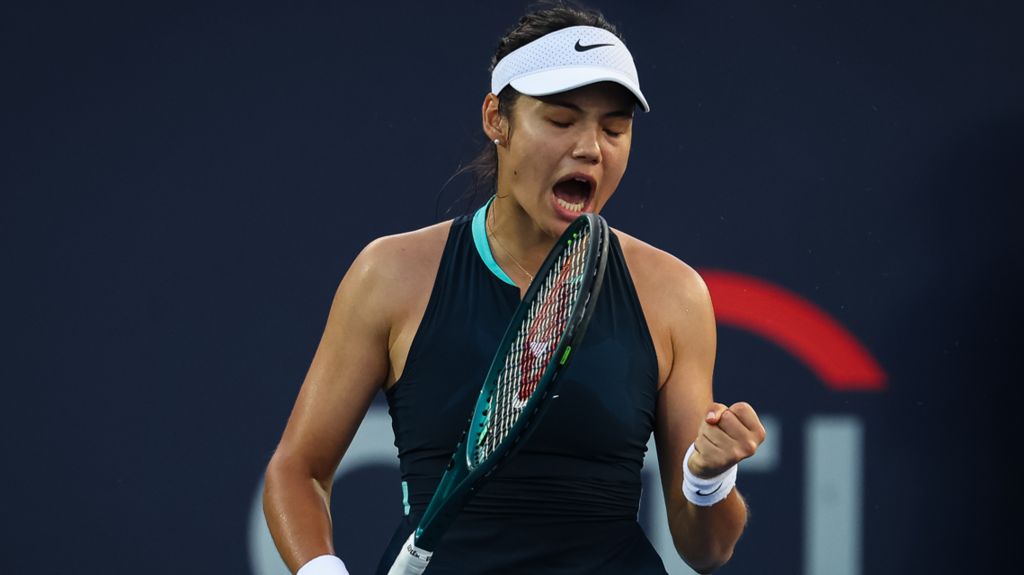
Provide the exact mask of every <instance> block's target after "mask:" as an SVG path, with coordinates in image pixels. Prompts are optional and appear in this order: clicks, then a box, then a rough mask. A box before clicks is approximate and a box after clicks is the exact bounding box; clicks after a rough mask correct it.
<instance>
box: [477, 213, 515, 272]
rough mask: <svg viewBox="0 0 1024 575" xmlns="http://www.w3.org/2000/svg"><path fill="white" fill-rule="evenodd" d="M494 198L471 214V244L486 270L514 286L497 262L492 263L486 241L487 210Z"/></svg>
mask: <svg viewBox="0 0 1024 575" xmlns="http://www.w3.org/2000/svg"><path fill="white" fill-rule="evenodd" d="M493 201H494V196H491V199H489V200H487V203H486V204H484V205H482V206H480V209H479V210H477V211H476V213H475V214H473V244H474V245H476V253H478V254H480V259H482V260H484V264H485V265H486V266H487V269H489V270H491V273H492V274H494V275H495V276H497V277H498V279H500V280H501V281H503V282H505V283H507V284H508V285H511V286H514V285H516V282H514V281H512V278H510V277H508V274H506V273H505V270H503V269H501V267H500V266H499V265H498V262H496V261H494V253H493V252H491V244H490V242H488V241H487V209H488V208H490V207H491V202H493Z"/></svg>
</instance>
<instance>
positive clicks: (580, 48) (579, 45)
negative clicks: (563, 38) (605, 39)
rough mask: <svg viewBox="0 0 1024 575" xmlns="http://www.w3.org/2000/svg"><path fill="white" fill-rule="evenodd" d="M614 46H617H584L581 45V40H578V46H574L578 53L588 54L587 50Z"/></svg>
mask: <svg viewBox="0 0 1024 575" xmlns="http://www.w3.org/2000/svg"><path fill="white" fill-rule="evenodd" d="M614 45H615V44H590V45H589V46H584V45H583V44H580V41H579V40H576V46H574V48H576V51H577V52H586V51H587V50H593V49H594V48H600V47H601V46H614Z"/></svg>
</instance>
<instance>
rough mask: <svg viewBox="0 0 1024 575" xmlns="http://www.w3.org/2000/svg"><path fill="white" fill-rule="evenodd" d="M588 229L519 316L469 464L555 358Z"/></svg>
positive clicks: (503, 433) (503, 430)
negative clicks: (512, 339) (514, 335)
mask: <svg viewBox="0 0 1024 575" xmlns="http://www.w3.org/2000/svg"><path fill="white" fill-rule="evenodd" d="M590 241H591V235H590V230H589V229H588V228H584V229H582V230H581V231H580V233H579V234H578V237H576V238H575V239H574V240H572V242H571V243H570V245H569V246H567V247H566V249H565V250H564V251H563V252H562V253H561V254H560V255H559V257H558V259H556V260H555V263H554V265H553V266H552V267H551V268H550V270H549V271H548V273H547V275H546V277H545V278H544V279H543V283H542V285H541V287H540V289H538V291H537V293H536V296H535V297H534V299H533V302H532V303H531V304H530V307H529V309H528V311H527V313H526V314H525V318H524V320H523V323H522V325H521V326H520V328H519V331H518V333H517V335H516V338H515V340H514V341H513V343H512V346H511V347H510V348H509V351H508V353H507V354H506V356H505V363H504V366H503V368H502V370H501V372H500V373H499V374H498V376H497V378H496V380H495V385H494V388H493V391H492V393H491V395H490V397H489V398H488V403H489V404H490V405H489V408H488V412H489V413H488V414H487V420H486V424H485V427H484V429H482V430H481V431H480V432H479V436H478V439H477V449H475V450H474V457H473V459H474V462H473V463H474V464H478V463H480V462H481V461H483V460H485V459H487V458H488V457H489V456H490V455H491V454H492V453H494V451H495V450H496V449H497V448H498V446H499V445H500V444H501V442H502V441H503V440H504V439H505V437H507V436H508V434H509V432H510V431H511V429H512V427H513V426H514V425H515V423H516V421H518V420H519V417H520V415H521V414H522V412H523V408H524V407H525V406H526V403H527V402H528V401H529V399H530V397H531V396H532V395H533V394H534V392H535V391H536V390H537V386H538V384H539V383H540V381H541V379H542V377H543V376H544V372H545V370H546V368H547V366H548V364H549V363H550V362H551V360H552V359H555V358H554V357H553V356H554V353H555V351H556V350H557V349H558V343H559V339H560V338H561V337H562V334H563V333H565V331H566V328H567V327H568V323H569V319H570V317H571V316H572V312H573V304H574V302H576V301H577V300H578V299H579V295H580V290H581V289H582V287H583V285H584V283H585V282H583V281H582V279H583V274H584V273H585V269H586V254H587V248H588V246H589V243H590Z"/></svg>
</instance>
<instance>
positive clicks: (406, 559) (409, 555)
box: [388, 531, 434, 575]
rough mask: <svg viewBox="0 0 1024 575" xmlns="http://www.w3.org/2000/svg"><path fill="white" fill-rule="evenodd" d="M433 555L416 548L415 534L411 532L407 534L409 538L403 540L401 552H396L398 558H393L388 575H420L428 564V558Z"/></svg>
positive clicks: (431, 552) (430, 552)
mask: <svg viewBox="0 0 1024 575" xmlns="http://www.w3.org/2000/svg"><path fill="white" fill-rule="evenodd" d="M433 555H434V552H433V551H427V550H426V549H420V548H419V547H417V546H416V532H415V531H413V532H412V533H410V534H409V538H408V539H406V540H405V545H402V549H401V551H399V552H398V557H395V562H394V563H393V564H392V565H391V569H390V570H388V575H420V573H423V572H424V571H426V569H427V565H429V564H430V558H431V557H432V556H433Z"/></svg>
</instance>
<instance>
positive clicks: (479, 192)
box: [445, 0, 624, 209]
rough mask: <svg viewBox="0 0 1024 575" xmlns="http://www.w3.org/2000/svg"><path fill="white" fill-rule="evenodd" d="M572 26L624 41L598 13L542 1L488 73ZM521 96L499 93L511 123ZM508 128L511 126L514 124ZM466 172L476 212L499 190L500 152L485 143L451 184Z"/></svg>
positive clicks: (501, 46) (502, 45)
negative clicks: (516, 53) (600, 31)
mask: <svg viewBox="0 0 1024 575" xmlns="http://www.w3.org/2000/svg"><path fill="white" fill-rule="evenodd" d="M571 26H593V27H595V28H603V29H605V30H607V31H609V32H611V33H612V34H615V35H616V36H618V37H619V39H620V40H622V39H623V38H622V35H621V34H619V31H618V30H617V29H616V28H615V26H614V25H612V24H611V23H610V22H608V20H606V19H605V17H604V15H603V14H601V12H599V11H597V10H593V9H591V8H587V7H584V6H582V5H580V4H576V3H574V2H568V1H565V0H556V1H542V2H538V3H536V4H534V5H533V7H532V8H531V9H530V11H529V12H528V13H527V14H526V15H525V16H523V17H522V18H520V19H519V22H517V23H516V24H515V25H514V26H512V27H511V28H510V29H509V30H508V31H507V32H505V35H504V36H503V37H502V38H501V40H499V41H498V49H497V50H496V51H495V52H494V56H493V57H492V58H491V66H490V68H488V71H489V72H494V67H495V66H497V65H498V62H500V61H501V59H502V58H504V57H505V56H507V55H508V54H509V53H511V52H513V51H515V50H517V49H519V48H521V47H523V46H525V45H526V44H529V43H530V42H533V41H534V40H536V39H538V38H540V37H542V36H546V35H547V34H550V33H552V32H555V31H557V30H561V29H563V28H569V27H571ZM623 41H624V40H623ZM519 96H520V94H519V92H518V91H516V89H515V88H513V87H512V86H506V87H505V88H504V89H503V90H502V91H501V93H500V94H498V112H499V113H500V114H501V115H502V116H505V117H506V118H509V119H510V120H511V118H512V112H513V110H514V109H515V104H516V101H517V100H518V99H519ZM509 125H510V126H511V122H509ZM510 130H511V128H510ZM511 137H512V134H511V132H510V133H509V138H510V139H511ZM467 172H468V173H470V174H472V177H473V180H472V183H471V184H470V186H469V189H468V191H467V192H466V193H465V194H464V195H463V196H462V199H463V200H465V202H466V203H467V204H468V206H467V207H468V208H469V209H475V208H476V207H478V206H479V205H481V204H482V203H483V202H484V200H486V199H487V197H489V196H490V195H491V194H492V193H494V190H495V188H496V187H497V179H498V152H497V150H496V149H495V147H494V144H493V143H492V142H486V143H485V144H484V146H483V148H481V150H480V152H479V153H478V154H477V155H476V157H475V158H473V160H472V161H470V162H469V163H468V164H466V165H465V166H463V167H461V168H459V169H458V170H457V171H456V172H455V174H454V175H452V177H451V178H449V179H448V181H449V182H451V181H452V180H453V179H455V178H456V177H458V176H460V175H462V174H464V173H467ZM445 185H447V184H445Z"/></svg>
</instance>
